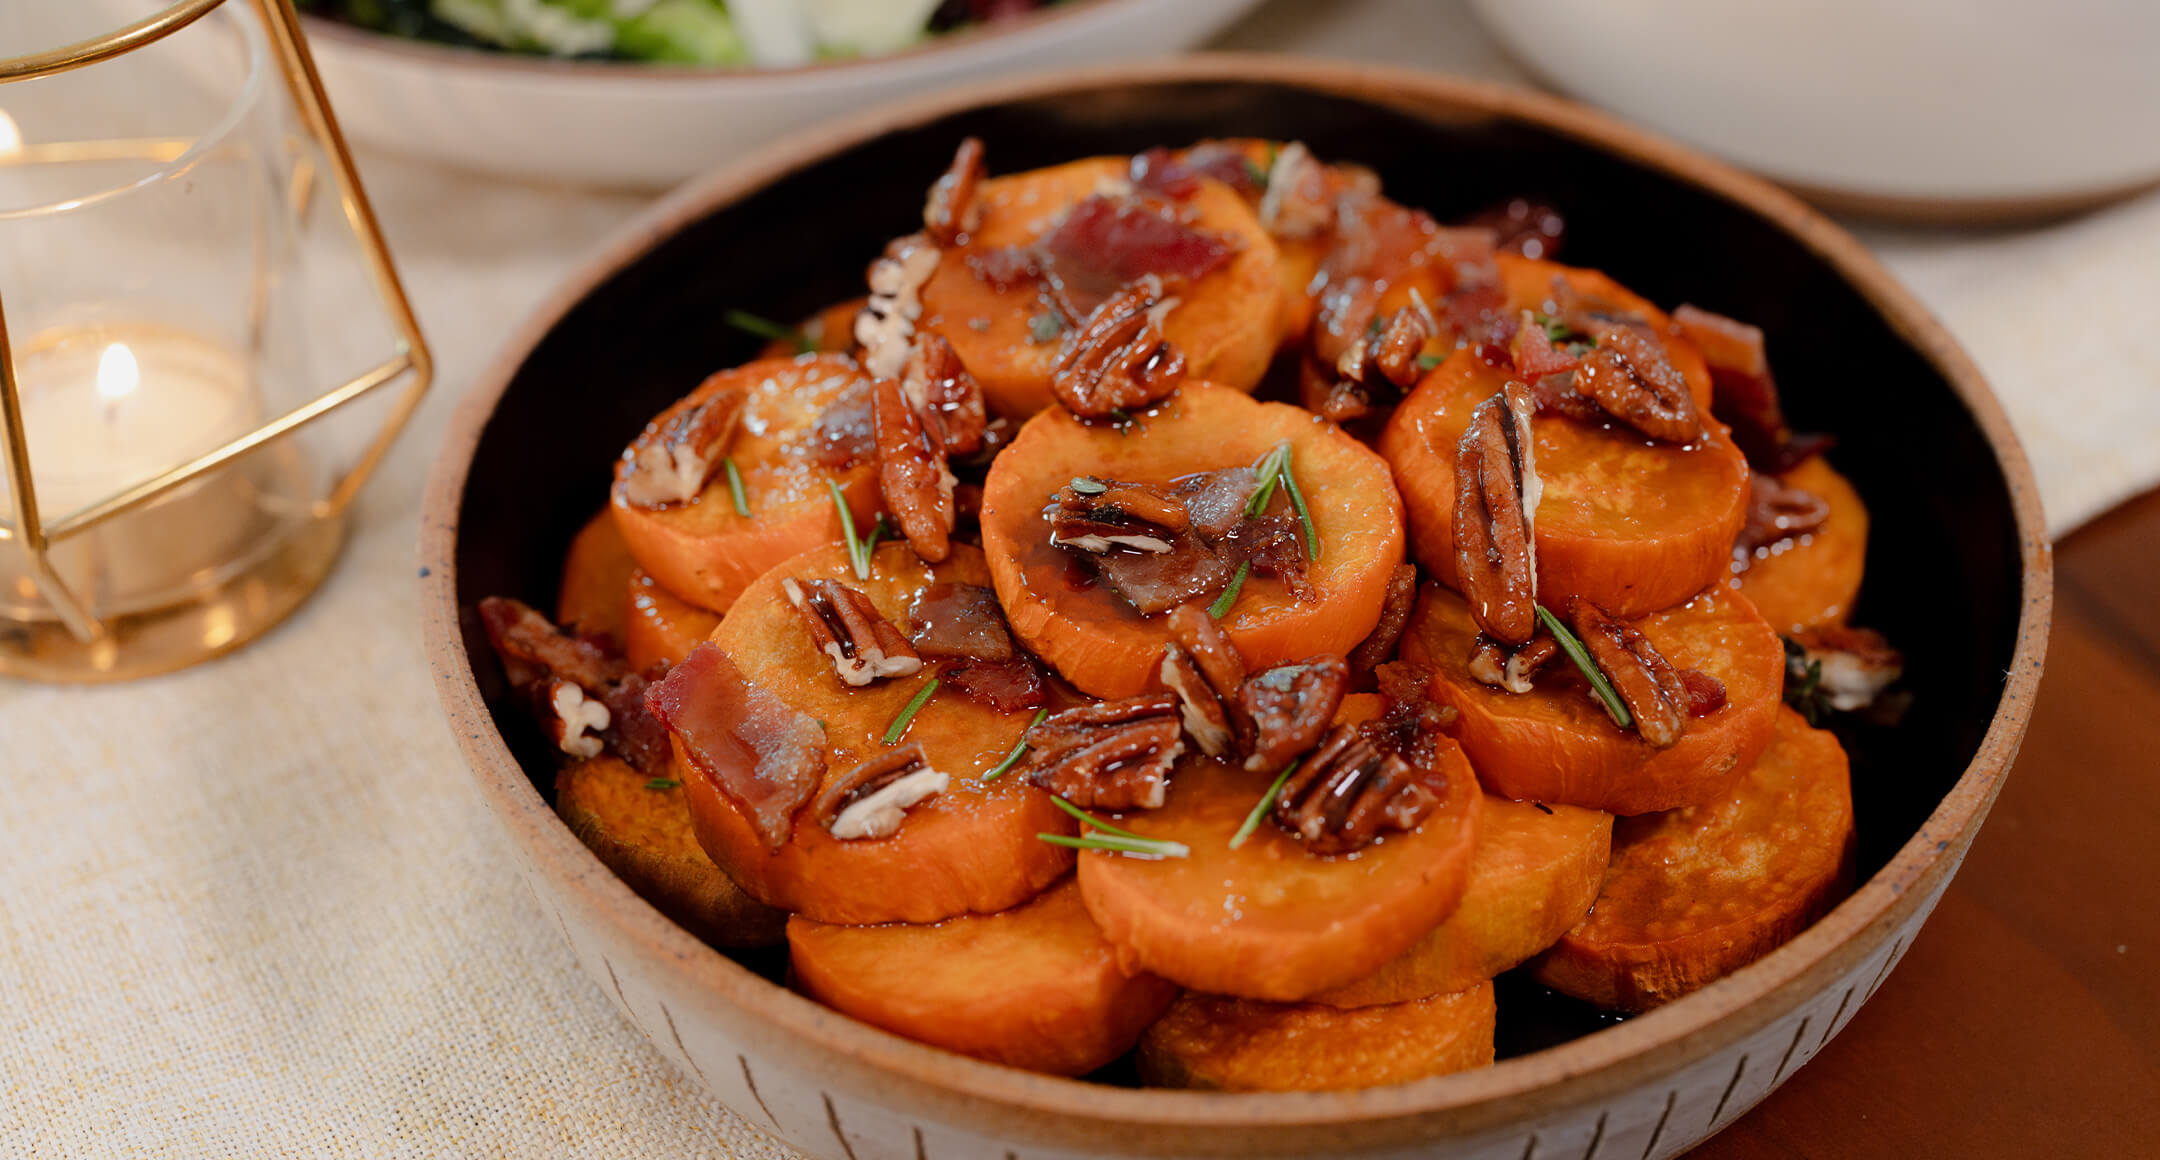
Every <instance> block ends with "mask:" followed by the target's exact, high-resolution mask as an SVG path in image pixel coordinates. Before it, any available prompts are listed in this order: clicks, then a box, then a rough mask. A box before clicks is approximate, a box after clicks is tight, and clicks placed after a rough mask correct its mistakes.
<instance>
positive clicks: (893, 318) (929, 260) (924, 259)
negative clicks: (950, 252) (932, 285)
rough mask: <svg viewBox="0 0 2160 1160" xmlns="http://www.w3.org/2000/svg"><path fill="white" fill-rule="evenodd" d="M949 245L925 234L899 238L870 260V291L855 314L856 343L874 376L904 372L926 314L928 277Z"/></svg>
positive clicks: (894, 375)
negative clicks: (943, 247)
mask: <svg viewBox="0 0 2160 1160" xmlns="http://www.w3.org/2000/svg"><path fill="white" fill-rule="evenodd" d="M943 253H944V251H942V250H940V249H939V248H938V247H937V245H936V244H935V243H933V242H931V240H930V239H929V238H927V237H925V236H923V235H922V234H909V235H908V236H906V237H904V238H894V239H893V240H892V241H891V242H889V243H887V244H886V246H885V253H884V255H883V256H882V257H880V258H878V260H876V261H874V262H872V263H870V272H869V275H868V281H869V283H870V297H869V298H868V299H867V300H865V301H864V303H863V308H862V309H861V310H860V311H858V312H857V313H856V315H855V343H856V345H857V346H860V347H861V348H862V356H861V357H862V365H863V369H864V370H867V371H869V372H870V375H871V377H873V378H880V379H891V378H898V377H899V376H900V372H901V370H902V369H904V368H905V367H906V366H907V360H908V354H909V352H910V351H911V350H912V349H913V348H914V341H915V320H916V319H918V318H921V317H922V288H923V283H925V282H928V281H929V280H930V275H932V274H934V273H936V272H937V268H938V261H939V258H940V256H941V255H942V254H943Z"/></svg>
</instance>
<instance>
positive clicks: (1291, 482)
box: [1282, 455, 1320, 560]
mask: <svg viewBox="0 0 2160 1160" xmlns="http://www.w3.org/2000/svg"><path fill="white" fill-rule="evenodd" d="M1282 482H1283V489H1284V490H1286V491H1288V492H1289V493H1290V506H1292V507H1294V508H1296V509H1297V518H1298V522H1299V523H1301V524H1304V525H1305V555H1306V558H1307V559H1312V560H1317V559H1319V558H1320V533H1319V532H1316V531H1314V530H1313V526H1312V512H1311V511H1310V510H1308V509H1307V508H1306V506H1305V493H1304V492H1302V491H1299V490H1298V485H1297V476H1296V475H1293V474H1292V473H1291V471H1290V458H1289V456H1287V455H1286V456H1284V457H1283V465H1282Z"/></svg>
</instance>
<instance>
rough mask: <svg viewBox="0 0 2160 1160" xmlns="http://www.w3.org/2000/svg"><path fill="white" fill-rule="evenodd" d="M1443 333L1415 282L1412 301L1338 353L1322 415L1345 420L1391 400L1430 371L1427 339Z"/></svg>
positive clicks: (1411, 294)
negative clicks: (1421, 360) (1424, 358)
mask: <svg viewBox="0 0 2160 1160" xmlns="http://www.w3.org/2000/svg"><path fill="white" fill-rule="evenodd" d="M1441 333H1442V328H1441V325H1440V321H1439V319H1438V318H1436V317H1434V315H1433V312H1432V308H1431V307H1429V306H1427V305H1426V304H1425V300H1424V298H1422V297H1420V296H1419V295H1418V293H1417V291H1416V289H1415V288H1413V289H1412V290H1411V292H1410V304H1409V305H1407V306H1404V307H1403V308H1402V309H1400V310H1397V311H1396V312H1395V313H1394V315H1393V316H1391V317H1390V318H1389V319H1388V320H1387V322H1386V324H1385V325H1382V326H1380V328H1379V329H1378V330H1368V333H1366V334H1365V335H1364V336H1363V337H1360V338H1359V339H1358V340H1357V341H1356V342H1353V343H1351V344H1350V346H1349V347H1348V349H1346V350H1344V351H1343V352H1342V354H1341V355H1340V356H1339V357H1337V358H1336V360H1335V379H1334V380H1333V383H1332V385H1330V386H1329V387H1328V388H1327V390H1326V392H1325V395H1324V397H1322V398H1321V399H1320V400H1319V405H1318V407H1317V408H1316V409H1317V410H1318V411H1319V412H1320V414H1321V415H1322V416H1323V417H1325V418H1328V419H1332V420H1334V421H1335V422H1338V423H1344V422H1348V421H1349V420H1351V419H1357V418H1362V417H1364V416H1366V415H1369V414H1371V413H1372V412H1373V411H1374V410H1375V409H1376V408H1378V407H1379V406H1381V405H1383V403H1392V402H1393V401H1394V400H1395V399H1397V398H1399V397H1400V396H1401V394H1402V392H1403V391H1406V390H1408V389H1409V388H1410V387H1412V386H1414V385H1415V384H1416V383H1417V381H1418V378H1419V376H1421V375H1423V374H1424V373H1425V368H1424V367H1423V366H1422V365H1420V364H1419V362H1418V359H1419V356H1420V355H1422V354H1424V352H1425V344H1426V343H1429V342H1431V341H1432V340H1433V339H1434V338H1436V337H1438V336H1439V335H1440V334H1441ZM1308 393H1310V392H1308Z"/></svg>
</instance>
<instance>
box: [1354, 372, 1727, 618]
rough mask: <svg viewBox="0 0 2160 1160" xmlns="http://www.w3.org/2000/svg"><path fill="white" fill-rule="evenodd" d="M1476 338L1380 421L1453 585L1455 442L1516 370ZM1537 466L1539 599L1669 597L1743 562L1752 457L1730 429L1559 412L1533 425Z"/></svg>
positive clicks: (1652, 603) (1648, 605)
mask: <svg viewBox="0 0 2160 1160" xmlns="http://www.w3.org/2000/svg"><path fill="white" fill-rule="evenodd" d="M1510 374H1511V372H1510V371H1509V369H1508V368H1507V367H1506V366H1505V365H1504V364H1503V365H1499V366H1495V365H1493V364H1491V363H1488V362H1486V361H1485V360H1484V359H1483V358H1481V357H1480V356H1479V355H1478V353H1477V352H1476V350H1475V349H1473V348H1465V349H1462V350H1458V351H1456V352H1455V353H1454V354H1453V355H1452V356H1450V357H1449V358H1448V360H1447V361H1446V362H1445V363H1442V364H1441V365H1440V366H1439V367H1438V368H1436V369H1435V370H1434V371H1433V372H1432V373H1431V374H1430V375H1427V376H1426V377H1425V379H1424V380H1423V381H1422V382H1420V383H1419V384H1418V385H1417V387H1416V388H1415V389H1414V390H1412V391H1411V392H1410V395H1409V397H1408V398H1406V399H1404V400H1403V403H1402V405H1401V406H1400V407H1398V408H1396V410H1395V414H1394V415H1393V416H1391V417H1390V418H1389V420H1388V424H1387V426H1386V427H1385V428H1384V429H1383V430H1382V431H1381V433H1380V441H1379V448H1380V454H1381V455H1383V456H1385V457H1386V458H1387V461H1388V464H1389V465H1390V466H1391V467H1393V468H1394V470H1395V483H1396V486H1397V487H1398V488H1399V489H1400V490H1401V492H1402V499H1403V507H1404V509H1405V510H1406V511H1407V513H1408V515H1409V520H1410V534H1411V543H1412V544H1414V545H1415V546H1416V549H1417V558H1418V561H1419V562H1420V563H1422V564H1424V565H1425V567H1426V568H1427V569H1428V570H1430V571H1431V572H1432V573H1433V575H1435V576H1437V577H1439V578H1440V580H1441V581H1442V582H1443V583H1445V584H1447V585H1449V586H1450V587H1458V588H1459V587H1460V586H1461V583H1462V581H1461V576H1460V572H1459V570H1458V569H1457V567H1456V563H1455V526H1454V519H1455V449H1456V444H1457V443H1459V442H1460V441H1461V439H1462V433H1463V429H1464V428H1465V427H1467V426H1468V425H1469V422H1470V412H1471V410H1472V409H1474V408H1475V407H1476V406H1477V405H1478V404H1479V403H1482V402H1484V401H1485V400H1486V399H1488V398H1491V397H1492V396H1493V394H1494V393H1495V392H1497V391H1499V390H1500V388H1501V386H1502V385H1503V384H1505V383H1506V382H1507V380H1508V378H1509V377H1510ZM1531 431H1532V433H1533V439H1534V441H1535V443H1536V447H1537V454H1536V466H1537V473H1538V477H1539V478H1540V479H1542V480H1543V481H1544V483H1545V493H1544V500H1543V502H1541V503H1540V504H1539V505H1538V509H1537V513H1536V516H1537V523H1536V528H1537V565H1538V567H1537V573H1538V599H1539V601H1540V602H1541V603H1544V604H1546V605H1549V606H1551V607H1554V608H1560V607H1564V606H1565V605H1566V604H1567V601H1568V598H1569V597H1575V596H1580V597H1582V598H1584V599H1586V600H1590V601H1593V602H1595V603H1597V604H1598V605H1600V606H1602V607H1604V608H1605V609H1606V610H1607V611H1609V612H1611V613H1613V614H1614V615H1615V616H1622V617H1634V616H1640V615H1642V614H1643V613H1646V612H1655V611H1657V610H1658V609H1661V608H1670V607H1672V606H1673V605H1675V604H1678V603H1680V602H1681V601H1684V600H1686V599H1688V598H1689V597H1691V596H1693V595H1694V594H1695V593H1697V592H1700V591H1702V590H1703V589H1704V588H1705V587H1708V586H1709V585H1710V584H1711V583H1712V582H1714V581H1717V580H1720V579H1723V578H1725V577H1727V576H1729V575H1730V574H1731V563H1732V542H1733V537H1734V536H1736V535H1738V534H1739V533H1740V528H1741V526H1742V525H1743V524H1745V523H1746V522H1747V500H1748V468H1747V460H1746V459H1745V458H1743V457H1742V456H1741V454H1740V452H1739V450H1738V449H1736V448H1735V447H1734V446H1733V445H1732V441H1731V439H1730V438H1729V437H1727V435H1726V433H1725V429H1724V427H1723V426H1722V425H1720V424H1718V423H1717V422H1716V421H1715V420H1710V421H1709V432H1710V433H1709V435H1708V436H1707V437H1706V438H1705V439H1704V440H1703V441H1702V442H1701V443H1697V444H1693V445H1690V446H1688V447H1685V448H1682V447H1676V446H1673V445H1671V444H1664V443H1652V442H1649V441H1646V440H1645V439H1643V438H1642V436H1641V435H1639V434H1637V433H1636V432H1634V431H1632V430H1629V429H1627V428H1623V427H1618V426H1605V427H1597V426H1591V425H1589V424H1585V423H1579V422H1577V421H1575V420H1573V419H1566V418H1561V417H1559V416H1555V415H1540V416H1539V417H1538V418H1537V419H1536V420H1534V421H1533V422H1532V424H1531Z"/></svg>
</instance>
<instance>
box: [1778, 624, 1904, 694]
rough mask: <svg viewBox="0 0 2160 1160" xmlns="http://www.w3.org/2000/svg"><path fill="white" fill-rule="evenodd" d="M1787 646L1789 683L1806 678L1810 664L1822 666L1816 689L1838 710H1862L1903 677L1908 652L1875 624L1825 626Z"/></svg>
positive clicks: (1811, 631)
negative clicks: (1877, 629)
mask: <svg viewBox="0 0 2160 1160" xmlns="http://www.w3.org/2000/svg"><path fill="white" fill-rule="evenodd" d="M1793 645H1794V646H1797V649H1798V652H1797V654H1795V653H1794V652H1793V649H1792V648H1791V647H1788V649H1787V657H1786V677H1787V679H1788V683H1790V682H1791V681H1793V680H1804V679H1806V677H1807V675H1808V673H1807V670H1808V668H1809V666H1811V665H1815V664H1820V665H1821V666H1822V667H1821V669H1820V670H1818V673H1819V675H1818V677H1817V690H1818V692H1819V693H1820V695H1821V697H1822V700H1823V702H1824V703H1825V704H1826V705H1828V706H1829V707H1830V708H1832V709H1836V710H1838V711H1839V712H1851V711H1852V710H1855V709H1864V708H1866V707H1867V706H1869V705H1870V704H1872V703H1873V702H1874V701H1875V699H1876V698H1877V697H1879V696H1881V695H1882V693H1883V691H1884V690H1885V689H1888V688H1889V687H1890V686H1891V685H1893V684H1895V683H1897V679H1898V678H1899V677H1901V676H1904V675H1905V656H1904V654H1903V653H1900V652H1899V651H1898V650H1896V649H1894V648H1892V647H1890V641H1889V640H1888V639H1887V638H1885V637H1884V636H1883V634H1881V633H1879V632H1877V631H1875V630H1874V629H1872V628H1853V627H1850V626H1847V625H1836V624H1832V625H1825V626H1823V627H1821V628H1812V629H1809V630H1807V631H1806V632H1803V633H1801V634H1800V635H1799V636H1798V637H1797V638H1796V639H1795V640H1794V642H1793Z"/></svg>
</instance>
